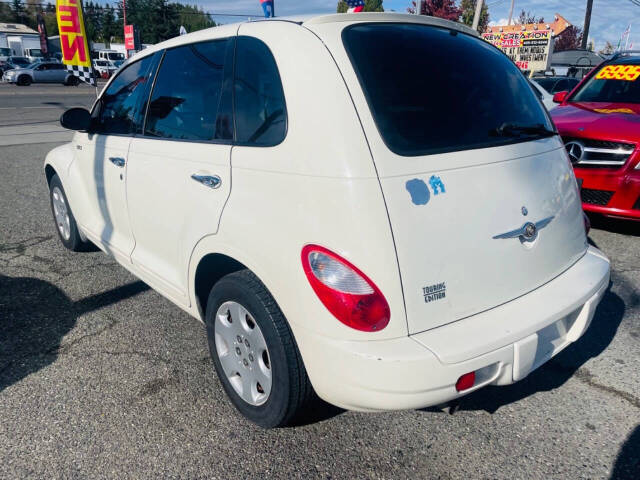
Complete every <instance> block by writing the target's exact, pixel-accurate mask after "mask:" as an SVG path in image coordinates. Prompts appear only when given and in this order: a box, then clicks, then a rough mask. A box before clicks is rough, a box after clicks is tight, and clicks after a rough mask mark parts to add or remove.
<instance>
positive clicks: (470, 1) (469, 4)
mask: <svg viewBox="0 0 640 480" xmlns="http://www.w3.org/2000/svg"><path fill="white" fill-rule="evenodd" d="M476 2H477V0H462V3H461V4H460V8H461V9H462V15H461V16H460V20H461V21H462V23H464V24H465V25H469V26H471V25H473V17H474V16H475V14H476ZM487 25H489V7H487V4H486V2H485V3H484V4H483V6H482V11H481V12H480V22H479V23H478V31H479V32H480V33H482V32H484V31H485V30H486V28H487Z"/></svg>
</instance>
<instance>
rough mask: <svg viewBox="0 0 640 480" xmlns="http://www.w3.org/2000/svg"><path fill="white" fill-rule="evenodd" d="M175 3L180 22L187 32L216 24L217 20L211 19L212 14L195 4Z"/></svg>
mask: <svg viewBox="0 0 640 480" xmlns="http://www.w3.org/2000/svg"><path fill="white" fill-rule="evenodd" d="M175 5H176V9H177V12H178V23H179V25H182V26H183V27H184V28H185V29H186V30H187V32H195V31H197V30H203V29H205V28H211V27H215V26H216V22H214V21H213V20H212V19H211V16H210V15H207V14H205V13H204V11H203V10H202V9H201V8H200V7H197V6H195V5H193V6H191V5H182V4H181V3H176V4H175ZM177 34H178V32H176V35H177Z"/></svg>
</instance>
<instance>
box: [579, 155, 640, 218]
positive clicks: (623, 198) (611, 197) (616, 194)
mask: <svg viewBox="0 0 640 480" xmlns="http://www.w3.org/2000/svg"><path fill="white" fill-rule="evenodd" d="M634 162H635V160H634ZM575 174H576V177H577V178H579V179H582V189H583V191H582V192H581V193H582V208H584V210H585V211H587V212H593V213H599V214H602V215H607V216H610V217H621V218H627V219H633V220H640V170H635V169H633V170H630V171H628V172H627V173H619V172H611V171H609V170H604V171H603V170H601V169H600V170H587V169H577V168H576V169H575Z"/></svg>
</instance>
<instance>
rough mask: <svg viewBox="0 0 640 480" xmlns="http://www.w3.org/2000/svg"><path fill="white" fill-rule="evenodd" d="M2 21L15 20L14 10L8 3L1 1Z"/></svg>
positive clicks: (0, 19)
mask: <svg viewBox="0 0 640 480" xmlns="http://www.w3.org/2000/svg"><path fill="white" fill-rule="evenodd" d="M0 22H6V23H9V22H13V11H12V10H11V7H10V6H9V5H7V4H6V3H0Z"/></svg>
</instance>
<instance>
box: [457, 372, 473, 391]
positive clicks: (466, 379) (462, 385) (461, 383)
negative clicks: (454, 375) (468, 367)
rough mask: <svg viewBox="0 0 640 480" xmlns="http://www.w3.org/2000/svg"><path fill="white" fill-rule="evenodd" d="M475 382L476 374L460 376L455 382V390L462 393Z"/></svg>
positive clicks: (470, 373)
mask: <svg viewBox="0 0 640 480" xmlns="http://www.w3.org/2000/svg"><path fill="white" fill-rule="evenodd" d="M475 382H476V372H469V373H465V374H464V375H462V376H461V377H460V378H459V379H458V381H457V382H456V390H457V391H459V392H462V391H463V390H469V389H470V388H471V387H473V384H474V383H475Z"/></svg>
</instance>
